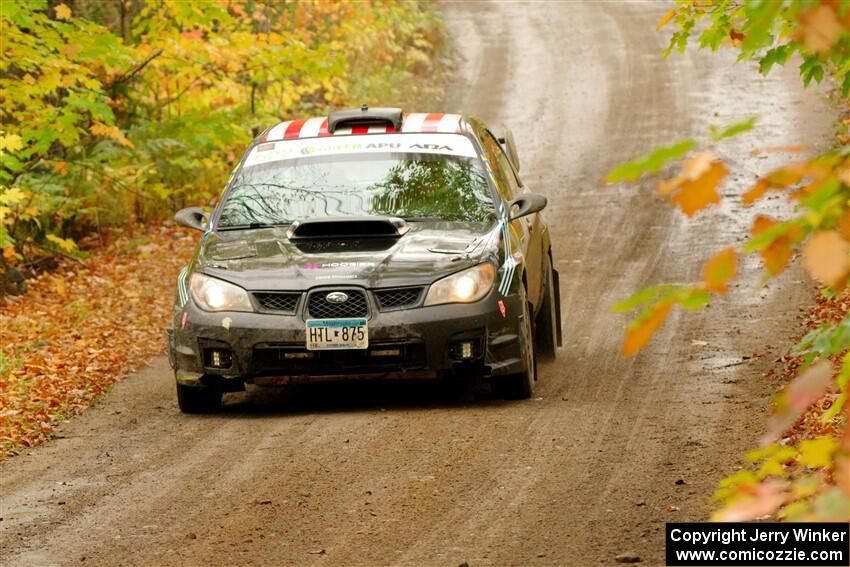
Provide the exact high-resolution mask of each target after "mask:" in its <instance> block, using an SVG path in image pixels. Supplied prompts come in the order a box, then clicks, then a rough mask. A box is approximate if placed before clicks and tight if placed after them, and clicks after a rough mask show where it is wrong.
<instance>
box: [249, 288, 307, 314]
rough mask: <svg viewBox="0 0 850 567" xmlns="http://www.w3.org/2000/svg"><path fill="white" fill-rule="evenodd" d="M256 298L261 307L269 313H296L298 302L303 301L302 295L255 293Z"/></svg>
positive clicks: (270, 292) (269, 292)
mask: <svg viewBox="0 0 850 567" xmlns="http://www.w3.org/2000/svg"><path fill="white" fill-rule="evenodd" d="M254 297H256V298H257V301H258V302H259V303H260V307H262V308H263V309H265V310H267V311H276V312H278V313H295V308H296V307H297V306H298V300H299V299H301V294H300V293H292V292H282V293H281V292H272V291H268V292H260V293H255V294H254Z"/></svg>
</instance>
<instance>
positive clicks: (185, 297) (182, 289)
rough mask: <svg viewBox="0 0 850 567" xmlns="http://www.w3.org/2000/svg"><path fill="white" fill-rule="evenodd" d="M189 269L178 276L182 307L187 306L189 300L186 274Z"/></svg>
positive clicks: (184, 269)
mask: <svg viewBox="0 0 850 567" xmlns="http://www.w3.org/2000/svg"><path fill="white" fill-rule="evenodd" d="M187 271H188V270H187V268H183V269H182V270H180V275H178V276H177V295H178V296H179V297H180V306H181V307H182V306H183V305H186V302H187V301H188V300H189V294H188V292H187V291H186V272H187Z"/></svg>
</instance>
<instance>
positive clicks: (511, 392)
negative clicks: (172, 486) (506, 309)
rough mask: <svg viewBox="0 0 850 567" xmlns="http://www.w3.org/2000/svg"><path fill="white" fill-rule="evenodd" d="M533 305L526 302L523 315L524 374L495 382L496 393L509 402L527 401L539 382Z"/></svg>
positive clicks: (521, 337)
mask: <svg viewBox="0 0 850 567" xmlns="http://www.w3.org/2000/svg"><path fill="white" fill-rule="evenodd" d="M531 314H532V310H531V305H530V304H529V303H528V302H526V303H525V309H523V313H522V326H521V333H520V341H521V346H522V359H523V362H524V363H525V364H524V366H525V368H524V370H523V372H520V373H518V374H511V375H509V376H503V377H500V378H497V379H496V381H495V382H494V386H495V387H496V393H497V394H498V395H499V396H500V397H502V398H506V399H509V400H527V399H529V398H530V397H531V396H532V394H534V383H535V382H536V381H537V359H536V358H535V355H534V331H533V327H532V323H531V317H532V315H531Z"/></svg>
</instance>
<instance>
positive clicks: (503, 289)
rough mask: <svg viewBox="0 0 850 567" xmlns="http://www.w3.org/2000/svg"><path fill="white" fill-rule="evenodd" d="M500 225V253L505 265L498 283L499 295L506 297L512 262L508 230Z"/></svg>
mask: <svg viewBox="0 0 850 567" xmlns="http://www.w3.org/2000/svg"><path fill="white" fill-rule="evenodd" d="M500 222H501V224H502V253H503V254H504V255H505V263H504V264H502V281H501V282H500V283H499V293H501V294H502V295H507V291H508V287H509V286H510V281H511V280H510V276H512V274H511V273H510V272H511V261H512V260H513V256H511V253H510V247H509V244H508V228H507V226H508V225H507V223H506V222H505V221H504V220H502V221H500Z"/></svg>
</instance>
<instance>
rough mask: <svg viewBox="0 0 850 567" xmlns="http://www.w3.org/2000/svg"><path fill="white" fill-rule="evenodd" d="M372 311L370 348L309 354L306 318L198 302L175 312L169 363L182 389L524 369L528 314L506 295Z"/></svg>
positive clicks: (487, 373) (500, 372) (494, 373)
mask: <svg viewBox="0 0 850 567" xmlns="http://www.w3.org/2000/svg"><path fill="white" fill-rule="evenodd" d="M500 300H501V301H502V303H503V305H504V314H502V310H501V308H500V306H499V303H498V302H499V301H500ZM372 307H373V308H372V310H371V314H370V316H369V319H368V328H369V349H367V350H341V351H307V350H306V347H305V343H306V333H305V323H304V318H303V316H302V315H277V314H267V313H239V312H221V313H209V312H206V311H203V310H201V309H200V308H198V307H197V306H196V305H195V303H194V302H193V301H192V299H191V298H190V299H189V300H188V301H187V302H186V304H185V305H183V306H182V307H180V306H177V305H175V308H174V318H173V327H172V328H171V329H169V331H168V347H169V359H170V361H171V365H172V367H173V368H174V369H175V373H176V376H177V380H178V382H180V383H182V384H186V385H199V384H204V383H209V382H215V381H218V382H225V383H227V382H231V381H232V382H239V383H241V382H243V381H244V382H249V383H256V384H287V383H291V382H304V381H321V380H339V379H357V378H367V379H405V378H410V379H429V378H438V377H441V376H445V375H446V374H447V373H451V372H458V371H467V372H468V371H475V372H478V373H480V374H481V375H483V376H499V375H504V374H512V373H516V372H521V371H522V370H523V364H522V355H521V345H520V338H519V336H520V329H521V328H522V327H521V324H522V322H521V317H522V312H523V311H522V308H521V304H520V298H519V296H517V295H509V296H502V295H500V294H498V292H497V291H496V290H495V289H494V290H493V291H491V292H490V294H489V295H488V296H487V297H485V298H484V299H482V300H480V301H477V302H475V303H471V304H449V305H436V306H429V307H416V308H411V309H404V310H399V311H389V312H381V311H378V310H377V309H376V308H375V306H372ZM465 341H472V342H473V343H474V344H475V345H476V347H475V348H474V349H473V356H472V357H470V358H462V354H461V352H459V350H458V346H459V342H465ZM213 350H219V351H222V352H225V353H230V355H229V359H228V357H227V356H225V357H223V361H224V363H226V364H228V366H227V367H220V368H216V367H214V365H213V364H212V362H213V361H212V360H211V353H212V351H213ZM467 354H468V353H467ZM218 362H219V363H221V362H222V361H221V360H219V361H218Z"/></svg>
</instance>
